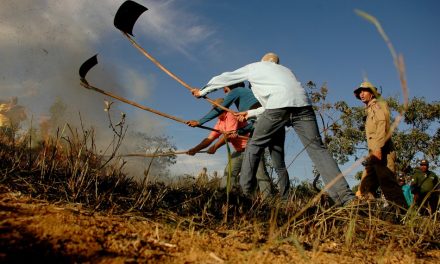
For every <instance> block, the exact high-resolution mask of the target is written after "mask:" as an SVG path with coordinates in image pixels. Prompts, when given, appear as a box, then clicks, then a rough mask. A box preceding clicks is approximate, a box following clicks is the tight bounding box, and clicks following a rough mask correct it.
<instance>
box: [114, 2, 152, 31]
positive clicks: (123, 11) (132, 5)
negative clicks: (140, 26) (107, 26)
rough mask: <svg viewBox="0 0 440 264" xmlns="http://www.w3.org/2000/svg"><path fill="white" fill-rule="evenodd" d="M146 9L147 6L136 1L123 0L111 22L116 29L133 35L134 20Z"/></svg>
mask: <svg viewBox="0 0 440 264" xmlns="http://www.w3.org/2000/svg"><path fill="white" fill-rule="evenodd" d="M147 10H148V8H146V7H145V6H143V5H140V4H138V3H136V2H133V1H130V0H128V1H125V2H124V3H122V5H121V6H120V7H119V9H118V11H117V12H116V15H115V19H114V21H113V24H114V25H115V27H116V28H117V29H119V30H121V31H122V32H124V33H127V34H130V35H132V36H133V27H134V24H135V23H136V20H137V19H138V18H139V17H140V16H141V15H142V13H144V12H145V11H147Z"/></svg>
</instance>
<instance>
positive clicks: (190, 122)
mask: <svg viewBox="0 0 440 264" xmlns="http://www.w3.org/2000/svg"><path fill="white" fill-rule="evenodd" d="M185 124H187V125H188V126H190V127H196V126H199V125H200V123H199V121H197V120H189V121H186V122H185Z"/></svg>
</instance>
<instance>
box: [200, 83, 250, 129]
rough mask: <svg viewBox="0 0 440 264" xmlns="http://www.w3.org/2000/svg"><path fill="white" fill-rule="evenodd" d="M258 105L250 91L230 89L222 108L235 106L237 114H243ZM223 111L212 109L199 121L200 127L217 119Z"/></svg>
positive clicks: (246, 89) (239, 88)
mask: <svg viewBox="0 0 440 264" xmlns="http://www.w3.org/2000/svg"><path fill="white" fill-rule="evenodd" d="M256 103H258V100H257V98H255V96H254V94H253V93H252V91H251V90H250V89H248V88H245V87H237V88H234V89H232V90H231V91H230V92H229V93H227V94H226V96H225V98H224V101H223V103H222V106H224V107H226V108H229V107H230V106H231V105H232V104H235V106H236V107H237V109H238V111H239V112H244V111H247V110H249V109H250V108H251V107H252V106H254V105H255V104H256ZM223 111H224V110H222V109H220V108H218V107H216V108H213V109H212V110H211V111H209V113H207V114H206V115H205V116H204V117H202V118H200V119H199V123H200V125H203V124H204V123H206V122H208V121H211V120H212V119H214V118H216V117H218V116H219V115H220V114H221V113H223Z"/></svg>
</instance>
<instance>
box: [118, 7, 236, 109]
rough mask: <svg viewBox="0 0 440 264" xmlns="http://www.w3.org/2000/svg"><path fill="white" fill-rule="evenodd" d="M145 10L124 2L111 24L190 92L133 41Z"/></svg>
mask: <svg viewBox="0 0 440 264" xmlns="http://www.w3.org/2000/svg"><path fill="white" fill-rule="evenodd" d="M147 10H148V8H146V7H145V6H143V5H141V4H138V3H136V2H134V1H130V0H128V1H125V2H124V3H122V5H121V6H120V7H119V9H118V11H117V12H116V15H115V19H114V21H113V24H114V25H115V27H116V28H117V29H119V30H120V31H121V32H122V34H123V35H124V36H125V37H126V38H127V39H128V40H129V41H130V43H131V44H132V45H133V46H134V47H135V48H136V49H138V50H139V51H140V52H141V53H142V54H143V55H144V56H145V57H147V58H148V59H149V60H151V61H152V62H153V63H154V64H155V65H156V66H157V67H159V68H160V69H161V70H162V71H164V72H165V73H166V74H168V75H169V76H171V78H173V79H174V80H176V81H177V82H178V83H180V84H181V85H183V87H185V88H186V89H188V90H190V91H191V90H192V89H193V88H192V87H191V86H190V85H189V84H187V83H186V82H184V81H183V80H182V79H180V78H179V77H177V76H176V75H175V74H174V73H172V72H170V71H169V70H168V69H167V68H165V67H164V66H163V65H162V64H161V63H160V62H159V61H158V60H156V59H155V58H154V57H153V56H151V55H150V54H149V53H148V52H147V51H146V50H145V49H144V48H142V47H141V46H140V45H139V44H138V43H137V42H136V41H135V40H134V38H133V37H134V35H133V27H134V24H135V23H136V21H137V19H138V18H139V17H140V16H141V15H142V13H144V12H145V11H147ZM203 98H205V99H206V100H207V101H208V102H210V103H211V104H213V105H215V106H217V107H219V108H220V109H222V110H224V111H227V112H231V113H235V111H232V110H231V109H229V108H226V107H224V106H222V105H220V104H218V103H216V102H215V101H213V100H212V99H210V98H208V97H206V96H204V97H203Z"/></svg>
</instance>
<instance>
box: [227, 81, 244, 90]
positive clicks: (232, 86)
mask: <svg viewBox="0 0 440 264" xmlns="http://www.w3.org/2000/svg"><path fill="white" fill-rule="evenodd" d="M228 87H229V89H231V90H232V89H235V88H238V87H245V86H244V82H239V83H236V84H232V85H228Z"/></svg>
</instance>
